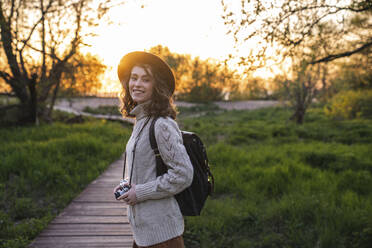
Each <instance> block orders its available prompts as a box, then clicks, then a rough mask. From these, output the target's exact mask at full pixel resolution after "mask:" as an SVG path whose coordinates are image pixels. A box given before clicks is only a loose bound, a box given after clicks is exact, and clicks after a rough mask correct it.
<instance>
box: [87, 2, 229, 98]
mask: <svg viewBox="0 0 372 248" xmlns="http://www.w3.org/2000/svg"><path fill="white" fill-rule="evenodd" d="M109 14H110V16H109V17H110V19H111V20H112V22H113V24H110V25H109V24H106V25H101V26H100V27H98V30H97V34H98V36H97V37H94V38H92V39H91V40H89V43H90V44H91V47H89V48H86V50H87V51H89V52H91V53H93V54H96V55H98V56H99V57H101V58H102V60H103V63H104V64H105V65H107V66H108V70H107V72H106V74H105V75H104V77H103V78H104V83H103V87H102V91H106V92H107V91H109V92H113V91H114V92H117V91H119V90H120V84H119V82H118V80H117V75H116V66H117V64H118V63H119V61H120V59H121V57H122V56H123V55H124V54H126V53H128V52H130V51H135V50H139V51H143V50H145V49H149V48H151V47H153V46H156V45H159V44H161V45H163V46H167V47H168V48H169V49H170V50H171V51H172V52H176V53H181V54H191V56H193V57H196V56H199V57H200V58H202V59H206V58H214V59H220V60H222V59H225V58H226V57H227V56H228V54H229V53H231V51H232V50H233V47H234V42H233V39H232V38H231V37H230V36H227V35H226V32H227V30H226V28H225V26H224V24H223V20H222V18H221V14H222V6H221V4H220V2H219V1H216V0H204V1H198V0H188V1H184V0H157V1H150V0H148V1H146V0H144V1H133V0H132V1H128V2H126V3H125V4H123V5H122V6H119V7H116V8H113V9H112V10H110V13H109Z"/></svg>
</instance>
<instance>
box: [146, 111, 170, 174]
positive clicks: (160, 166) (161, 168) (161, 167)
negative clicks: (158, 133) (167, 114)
mask: <svg viewBox="0 0 372 248" xmlns="http://www.w3.org/2000/svg"><path fill="white" fill-rule="evenodd" d="M158 118H159V117H157V116H155V117H154V118H153V119H152V121H151V126H150V132H149V136H150V145H151V149H152V150H153V151H154V154H155V161H156V176H157V177H158V176H161V175H163V174H164V173H166V172H167V167H166V166H165V164H164V161H163V159H162V158H161V155H160V151H159V147H158V143H157V142H156V138H155V123H156V121H157V120H158Z"/></svg>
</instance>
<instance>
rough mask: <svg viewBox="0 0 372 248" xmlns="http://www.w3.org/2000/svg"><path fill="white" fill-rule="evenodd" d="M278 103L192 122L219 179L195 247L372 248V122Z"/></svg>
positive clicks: (193, 229)
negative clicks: (294, 116)
mask: <svg viewBox="0 0 372 248" xmlns="http://www.w3.org/2000/svg"><path fill="white" fill-rule="evenodd" d="M289 116H290V112H288V111H286V110H284V109H278V108H271V109H264V110H257V111H251V112H249V111H233V112H225V113H222V114H219V115H213V114H210V115H209V116H204V117H201V118H199V119H195V120H191V119H189V120H187V119H186V120H184V121H183V124H182V126H183V128H184V129H187V130H191V131H194V132H196V133H198V134H200V136H201V137H202V138H203V140H204V141H205V143H206V145H207V147H208V148H207V150H208V155H209V159H210V163H211V166H212V170H213V173H214V176H215V180H216V182H217V183H216V186H215V194H214V196H213V197H212V198H210V199H209V200H208V201H207V204H206V207H205V209H204V210H203V213H202V216H201V217H200V218H194V217H189V218H187V219H186V222H187V224H186V226H187V229H186V230H187V231H186V234H185V239H186V242H187V244H188V245H187V247H262V248H264V247H265V248H266V247H278V248H279V247H309V248H310V247H359V248H360V247H365V248H367V247H371V244H372V176H371V175H372V153H371V151H372V121H370V120H369V121H368V120H354V121H343V122H340V121H332V120H329V119H327V118H325V117H324V115H323V111H322V109H311V110H310V111H309V113H308V116H307V120H306V123H305V124H304V125H303V126H296V125H294V124H293V123H290V122H288V121H287V120H288V118H289Z"/></svg>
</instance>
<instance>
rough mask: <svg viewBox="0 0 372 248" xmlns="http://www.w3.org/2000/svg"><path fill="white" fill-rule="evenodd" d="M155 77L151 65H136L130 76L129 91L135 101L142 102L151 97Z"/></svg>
mask: <svg viewBox="0 0 372 248" xmlns="http://www.w3.org/2000/svg"><path fill="white" fill-rule="evenodd" d="M153 88H154V77H153V75H152V73H151V70H150V66H149V65H143V66H142V67H141V66H134V67H133V68H132V72H131V74H130V78H129V92H130V96H131V97H132V99H133V101H135V102H137V103H139V104H141V103H144V102H146V101H148V100H150V99H151V96H152V91H153Z"/></svg>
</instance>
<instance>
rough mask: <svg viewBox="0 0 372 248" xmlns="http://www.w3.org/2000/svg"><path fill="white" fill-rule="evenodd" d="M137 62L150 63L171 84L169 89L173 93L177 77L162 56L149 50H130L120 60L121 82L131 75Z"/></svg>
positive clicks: (119, 73)
mask: <svg viewBox="0 0 372 248" xmlns="http://www.w3.org/2000/svg"><path fill="white" fill-rule="evenodd" d="M136 64H149V65H150V66H151V67H152V69H153V70H155V71H157V72H158V73H159V74H160V75H161V77H162V78H164V80H166V81H167V83H168V85H169V90H170V92H171V93H172V94H173V93H174V90H175V87H176V79H175V77H174V74H173V72H172V69H171V68H170V67H169V65H168V64H167V63H166V62H165V61H164V60H162V59H161V58H160V57H158V56H156V55H154V54H151V53H147V52H141V51H136V52H130V53H128V54H126V55H124V57H123V58H122V59H121V60H120V63H119V65H118V77H119V80H120V82H123V80H124V79H125V78H126V77H127V76H129V74H130V73H131V71H132V68H133V66H134V65H136Z"/></svg>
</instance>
